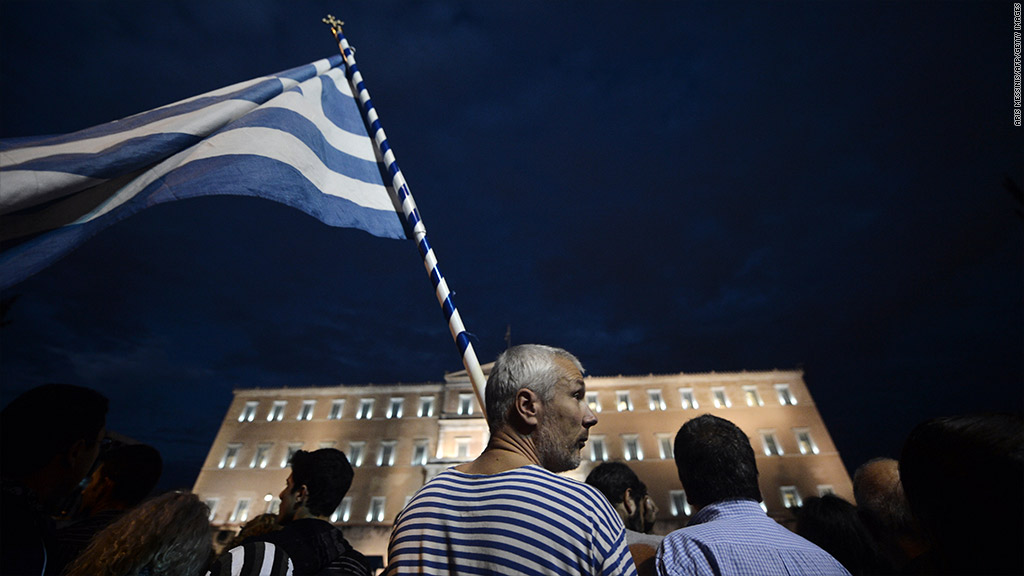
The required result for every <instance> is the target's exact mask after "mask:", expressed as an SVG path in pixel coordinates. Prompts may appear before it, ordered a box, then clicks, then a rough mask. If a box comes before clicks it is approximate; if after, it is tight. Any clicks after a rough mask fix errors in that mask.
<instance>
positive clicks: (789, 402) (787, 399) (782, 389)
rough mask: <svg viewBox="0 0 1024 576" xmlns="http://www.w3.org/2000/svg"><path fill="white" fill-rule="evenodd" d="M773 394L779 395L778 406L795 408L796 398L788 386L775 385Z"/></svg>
mask: <svg viewBox="0 0 1024 576" xmlns="http://www.w3.org/2000/svg"><path fill="white" fill-rule="evenodd" d="M775 393H776V394H778V395H779V404H782V405H783V406H796V398H794V397H793V394H792V393H791V392H790V391H789V384H776V385H775Z"/></svg>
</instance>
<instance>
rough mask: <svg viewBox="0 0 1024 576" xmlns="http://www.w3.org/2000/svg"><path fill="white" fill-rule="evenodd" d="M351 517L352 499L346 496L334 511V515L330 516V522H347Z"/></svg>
mask: <svg viewBox="0 0 1024 576" xmlns="http://www.w3.org/2000/svg"><path fill="white" fill-rule="evenodd" d="M351 517H352V497H351V496H346V497H344V498H342V499H341V503H340V504H338V507H337V508H335V509H334V513H332V514H331V522H348V519H349V518H351Z"/></svg>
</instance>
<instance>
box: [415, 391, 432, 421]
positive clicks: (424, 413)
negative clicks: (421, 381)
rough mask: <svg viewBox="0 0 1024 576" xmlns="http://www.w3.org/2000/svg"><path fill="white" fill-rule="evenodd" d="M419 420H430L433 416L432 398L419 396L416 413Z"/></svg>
mask: <svg viewBox="0 0 1024 576" xmlns="http://www.w3.org/2000/svg"><path fill="white" fill-rule="evenodd" d="M416 415H417V416H419V417H420V418H430V417H431V416H433V415H434V397H433V396H420V408H419V410H417V411H416Z"/></svg>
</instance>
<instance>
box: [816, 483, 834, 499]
mask: <svg viewBox="0 0 1024 576" xmlns="http://www.w3.org/2000/svg"><path fill="white" fill-rule="evenodd" d="M835 493H836V491H835V489H834V488H832V485H831V484H818V496H819V497H820V496H826V495H828V494H833V495H834V494H835Z"/></svg>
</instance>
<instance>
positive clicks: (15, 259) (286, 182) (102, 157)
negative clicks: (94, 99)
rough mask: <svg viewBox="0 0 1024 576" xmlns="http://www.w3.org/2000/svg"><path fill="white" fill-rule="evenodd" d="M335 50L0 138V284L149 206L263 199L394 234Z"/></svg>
mask: <svg viewBox="0 0 1024 576" xmlns="http://www.w3.org/2000/svg"><path fill="white" fill-rule="evenodd" d="M383 166H384V165H383V163H382V162H381V159H380V156H379V152H378V151H377V147H376V146H375V145H374V143H373V141H372V140H371V139H370V138H369V136H368V135H367V132H366V128H365V125H364V123H363V119H362V116H361V114H360V111H359V106H358V103H357V102H356V100H355V99H354V97H353V95H352V92H351V89H350V87H349V83H348V81H347V80H346V78H345V74H344V71H343V61H342V58H341V56H340V55H339V56H335V57H332V58H328V59H324V60H319V61H317V62H314V63H312V64H308V65H306V66H300V67H298V68H294V69H292V70H287V71H285V72H281V73H279V74H274V75H271V76H267V77H263V78H257V79H254V80H250V81H248V82H243V83H240V84H235V85H233V86H229V87H226V88H222V89H220V90H215V91H213V92H209V93H206V94H203V95H200V96H196V97H193V98H189V99H186V100H182V101H180V102H177V103H174V104H170V105H168V106H164V107H161V108H157V109H155V110H150V111H148V112H143V113H141V114H136V115H134V116H130V117H128V118H124V119H122V120H117V121H113V122H109V123H107V124H102V125H100V126H95V127H92V128H87V129H84V130H80V131H78V132H74V133H72V134H67V135H61V136H54V137H42V138H20V139H17V140H9V141H0V248H2V252H0V289H5V288H8V287H10V286H12V285H14V284H16V283H18V282H20V281H22V280H24V279H25V278H27V277H28V276H31V275H32V274H34V273H36V272H38V271H39V270H41V269H43V268H45V267H46V266H48V265H49V264H51V263H53V262H54V261H56V260H57V259H59V258H60V257H62V256H63V255H65V254H67V253H68V252H70V251H71V250H72V249H74V248H75V247H76V246H77V245H78V244H80V243H81V242H83V241H85V240H86V239H88V238H89V237H91V236H93V235H94V234H96V233H97V232H99V231H100V230H102V229H104V228H106V227H107V226H110V225H112V224H114V223H115V222H118V221H120V220H123V219H124V218H127V217H128V216H130V215H132V214H135V213H137V212H138V211H140V210H142V209H143V208H146V207H148V206H153V205H156V204H160V203H163V202H169V201H172V200H179V199H185V198H194V197H199V196H208V195H224V194H227V195H242V196H254V197H260V198H266V199H268V200H273V201H275V202H280V203H282V204H286V205H288V206H291V207H293V208H297V209H299V210H302V211H303V212H306V213H307V214H309V215H311V216H313V217H315V218H317V219H319V220H321V221H322V222H324V223H325V224H328V225H330V226H339V227H351V228H359V229H362V230H365V231H367V232H369V233H371V234H374V235H376V236H381V237H387V238H404V237H405V233H404V231H403V226H402V221H401V218H400V217H399V215H398V211H397V210H396V209H400V208H398V205H397V200H396V199H395V194H394V192H393V190H390V189H389V188H388V186H387V185H386V184H385V181H384V176H385V174H386V168H383Z"/></svg>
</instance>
